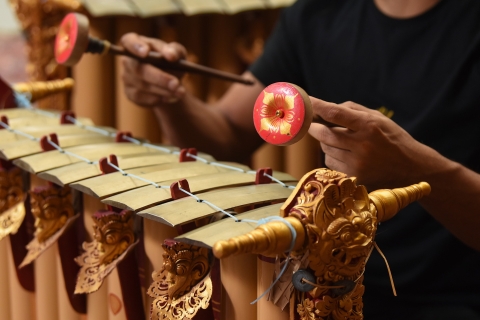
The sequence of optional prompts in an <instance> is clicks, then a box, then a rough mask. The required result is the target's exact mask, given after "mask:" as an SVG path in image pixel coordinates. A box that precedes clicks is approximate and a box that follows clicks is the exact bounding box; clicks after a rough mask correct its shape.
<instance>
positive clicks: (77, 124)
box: [65, 115, 115, 137]
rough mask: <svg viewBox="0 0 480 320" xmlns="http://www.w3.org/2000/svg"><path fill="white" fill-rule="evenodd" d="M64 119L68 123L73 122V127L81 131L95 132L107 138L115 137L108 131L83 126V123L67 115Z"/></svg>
mask: <svg viewBox="0 0 480 320" xmlns="http://www.w3.org/2000/svg"><path fill="white" fill-rule="evenodd" d="M65 119H67V120H68V121H70V122H73V124H74V125H76V126H78V127H80V128H82V129H85V130H89V131H93V132H97V133H100V134H103V135H104V136H107V137H114V136H115V133H111V132H109V131H108V130H105V129H101V128H97V127H92V126H87V125H84V124H83V123H81V122H80V121H78V120H77V119H75V118H74V117H72V116H70V115H67V116H66V117H65Z"/></svg>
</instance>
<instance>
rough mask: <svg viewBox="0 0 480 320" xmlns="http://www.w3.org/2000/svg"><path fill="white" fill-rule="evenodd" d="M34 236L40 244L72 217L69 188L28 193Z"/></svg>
mask: <svg viewBox="0 0 480 320" xmlns="http://www.w3.org/2000/svg"><path fill="white" fill-rule="evenodd" d="M30 197H31V205H32V214H33V216H34V217H35V229H36V231H35V236H36V238H37V239H38V242H40V243H42V242H45V241H46V240H47V239H49V238H50V237H51V236H52V235H54V234H55V233H56V232H57V231H58V230H60V229H61V228H62V227H63V226H64V225H65V223H66V222H67V220H68V219H69V218H71V217H73V215H74V210H73V204H72V197H71V192H70V188H68V187H63V188H57V187H42V188H36V189H35V190H33V191H30Z"/></svg>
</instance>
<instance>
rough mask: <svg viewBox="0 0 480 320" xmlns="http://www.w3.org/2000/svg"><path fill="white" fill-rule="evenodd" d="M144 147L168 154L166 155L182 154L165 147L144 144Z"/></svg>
mask: <svg viewBox="0 0 480 320" xmlns="http://www.w3.org/2000/svg"><path fill="white" fill-rule="evenodd" d="M142 145H143V146H144V147H147V148H152V149H157V150H160V151H163V152H166V153H171V154H180V152H179V151H172V150H170V149H168V148H164V147H161V146H156V145H154V144H151V143H143V144H142Z"/></svg>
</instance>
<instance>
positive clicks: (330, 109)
mask: <svg viewBox="0 0 480 320" xmlns="http://www.w3.org/2000/svg"><path fill="white" fill-rule="evenodd" d="M310 101H311V102H312V109H313V113H314V114H316V115H318V116H320V117H321V118H323V119H324V120H325V121H327V122H330V123H333V124H336V125H338V126H340V127H344V128H347V129H350V130H353V131H359V130H362V128H364V126H365V123H366V122H368V121H369V119H371V118H372V117H374V116H375V115H376V113H378V112H376V111H374V110H371V109H368V108H366V107H364V106H361V105H359V104H356V103H354V102H350V101H349V102H344V103H342V104H336V103H332V102H327V101H324V100H320V99H317V98H314V97H310Z"/></svg>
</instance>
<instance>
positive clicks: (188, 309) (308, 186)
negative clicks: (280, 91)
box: [0, 88, 430, 320]
mask: <svg viewBox="0 0 480 320" xmlns="http://www.w3.org/2000/svg"><path fill="white" fill-rule="evenodd" d="M9 90H10V91H11V92H10V94H11V95H12V96H17V94H15V92H13V91H14V90H13V89H11V88H10V89H9ZM32 95H33V93H32ZM294 98H295V97H293V98H292V99H294ZM276 101H277V102H279V100H278V99H277V100H276ZM279 103H280V102H279ZM0 116H1V122H0V125H1V128H2V129H0V158H1V166H2V167H1V169H0V191H1V193H0V196H1V198H0V210H1V213H0V238H1V239H2V240H1V241H0V255H1V259H0V277H3V278H2V279H1V280H2V282H1V283H2V286H1V287H0V296H1V297H4V299H0V315H2V319H15V320H16V319H29V318H36V319H40V320H42V319H48V320H56V319H145V318H151V319H215V320H220V319H229V320H230V319H259V320H268V319H292V320H293V319H305V320H306V319H362V318H363V315H362V305H363V304H362V294H363V291H364V286H363V285H362V281H363V277H364V275H363V273H364V270H365V265H366V261H367V259H368V258H369V256H370V254H371V253H372V250H373V249H374V248H375V247H376V244H375V232H376V229H377V226H378V224H379V223H380V222H382V221H386V220H388V219H391V218H393V217H394V216H395V214H396V213H397V212H398V211H399V210H400V209H401V208H403V207H405V206H406V205H407V204H409V203H411V202H413V201H416V200H418V199H420V198H421V197H423V196H426V195H428V194H429V192H430V186H429V185H428V184H427V183H425V182H421V183H419V184H415V185H412V186H408V187H405V188H398V189H393V190H377V191H373V192H370V193H368V192H367V190H366V188H365V187H364V186H361V185H357V182H356V179H355V178H354V177H348V176H347V175H345V174H343V173H341V172H336V171H333V170H329V169H325V168H321V169H316V170H313V171H311V172H309V173H307V174H306V175H305V176H304V177H303V178H302V179H301V180H300V181H296V180H295V179H294V178H292V177H291V176H290V175H288V174H285V173H281V172H274V171H272V170H271V169H269V168H263V169H259V170H252V169H250V168H249V167H247V166H245V165H242V164H238V163H230V162H221V161H216V160H215V159H214V158H213V157H211V156H210V155H207V154H203V153H200V152H197V150H195V149H194V148H191V149H183V150H179V149H178V148H176V147H172V146H165V145H160V144H154V143H149V142H148V141H143V140H140V139H135V138H134V137H133V136H132V134H131V133H128V132H118V131H117V130H115V129H114V128H108V127H98V126H95V125H94V124H93V123H91V121H89V120H88V119H77V118H76V117H75V115H74V114H73V113H71V112H67V113H59V112H49V111H44V110H36V109H34V108H29V109H28V108H27V109H26V108H9V109H2V110H0ZM33 265H34V266H35V268H33V267H32V266H33ZM4 274H7V275H9V276H8V277H7V278H5V277H4V276H3V275H4ZM3 281H6V282H3ZM3 283H7V284H8V285H4V284H3ZM254 301H255V303H253V304H252V302H254ZM2 310H3V311H2ZM5 310H7V311H8V312H6V311H5ZM1 312H3V314H2V313H1Z"/></svg>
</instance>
